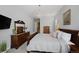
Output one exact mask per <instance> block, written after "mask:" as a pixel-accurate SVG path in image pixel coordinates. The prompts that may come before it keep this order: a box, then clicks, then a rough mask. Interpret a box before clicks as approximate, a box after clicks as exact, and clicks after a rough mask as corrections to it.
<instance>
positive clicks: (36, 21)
mask: <svg viewBox="0 0 79 59" xmlns="http://www.w3.org/2000/svg"><path fill="white" fill-rule="evenodd" d="M35 32H38V33H40V18H35Z"/></svg>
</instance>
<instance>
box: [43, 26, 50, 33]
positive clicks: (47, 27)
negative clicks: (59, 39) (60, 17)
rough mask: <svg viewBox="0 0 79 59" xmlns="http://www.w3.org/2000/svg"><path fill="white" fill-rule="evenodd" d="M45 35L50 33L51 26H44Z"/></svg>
mask: <svg viewBox="0 0 79 59" xmlns="http://www.w3.org/2000/svg"><path fill="white" fill-rule="evenodd" d="M43 33H48V34H49V33H50V26H44V27H43Z"/></svg>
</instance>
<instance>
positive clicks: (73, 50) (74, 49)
mask: <svg viewBox="0 0 79 59" xmlns="http://www.w3.org/2000/svg"><path fill="white" fill-rule="evenodd" d="M70 52H71V53H79V47H78V46H76V45H70Z"/></svg>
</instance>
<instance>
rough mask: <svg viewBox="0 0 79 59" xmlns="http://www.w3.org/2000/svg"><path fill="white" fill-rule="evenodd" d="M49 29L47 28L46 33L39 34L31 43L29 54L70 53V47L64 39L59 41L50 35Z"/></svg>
mask: <svg viewBox="0 0 79 59" xmlns="http://www.w3.org/2000/svg"><path fill="white" fill-rule="evenodd" d="M49 28H50V27H49V26H45V27H44V29H43V32H44V33H38V34H37V35H35V36H34V37H33V38H32V39H31V40H30V41H29V42H30V43H29V44H28V46H27V52H39V53H40V52H42V53H68V52H69V51H70V47H69V45H68V44H67V43H66V42H65V41H64V40H63V39H57V38H55V37H52V36H51V35H50V34H49V33H50V29H49ZM61 31H63V30H61Z"/></svg>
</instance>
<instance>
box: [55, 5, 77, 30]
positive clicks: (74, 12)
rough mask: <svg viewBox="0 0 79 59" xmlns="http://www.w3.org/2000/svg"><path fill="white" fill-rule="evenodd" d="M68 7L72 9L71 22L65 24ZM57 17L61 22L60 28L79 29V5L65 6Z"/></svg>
mask: <svg viewBox="0 0 79 59" xmlns="http://www.w3.org/2000/svg"><path fill="white" fill-rule="evenodd" d="M68 9H71V24H70V25H63V13H64V12H65V11H67V10H68ZM56 19H57V20H58V22H59V24H60V28H64V29H74V30H79V6H77V5H75V6H74V5H72V6H70V5H68V6H63V8H62V9H61V10H60V11H59V12H58V13H57V15H56Z"/></svg>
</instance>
